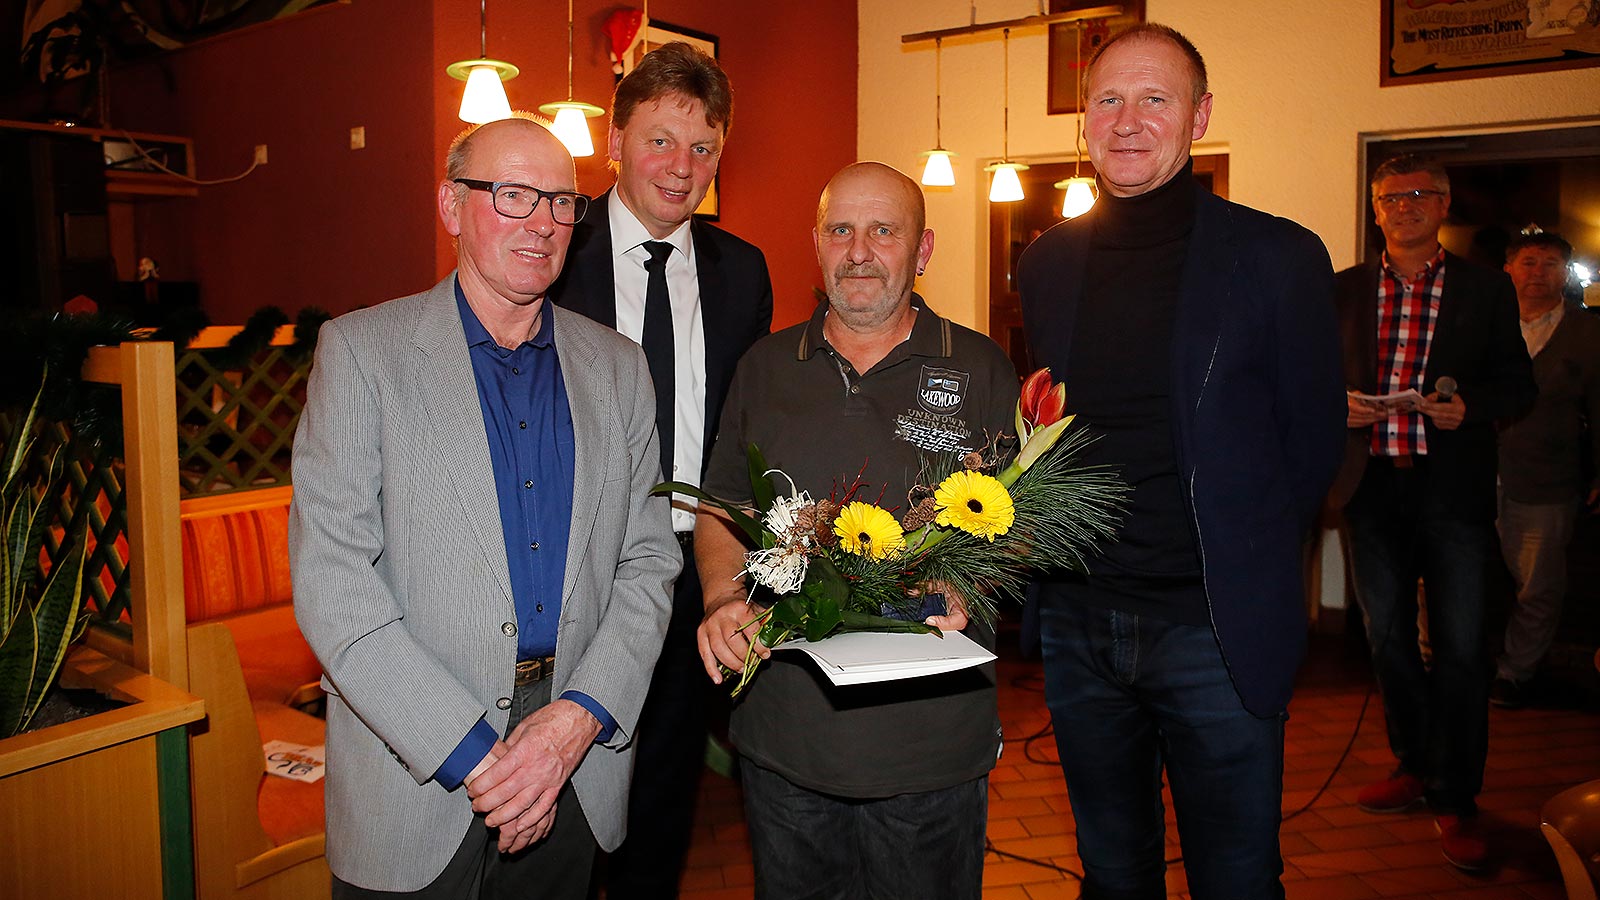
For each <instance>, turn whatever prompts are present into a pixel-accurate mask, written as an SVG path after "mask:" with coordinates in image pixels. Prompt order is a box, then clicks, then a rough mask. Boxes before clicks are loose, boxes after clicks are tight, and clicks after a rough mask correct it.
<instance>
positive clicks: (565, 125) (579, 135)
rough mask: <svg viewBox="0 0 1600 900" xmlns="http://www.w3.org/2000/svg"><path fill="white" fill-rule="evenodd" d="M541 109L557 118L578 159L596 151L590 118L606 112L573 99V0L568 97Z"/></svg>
mask: <svg viewBox="0 0 1600 900" xmlns="http://www.w3.org/2000/svg"><path fill="white" fill-rule="evenodd" d="M539 112H542V113H544V114H545V115H547V116H550V117H551V118H553V119H555V123H554V124H553V125H551V126H550V130H551V131H552V132H554V133H555V136H556V137H557V138H559V139H560V141H561V143H563V144H565V145H567V151H568V152H569V153H571V154H572V157H573V158H574V159H577V158H578V157H581V156H593V155H594V138H593V137H592V136H591V135H590V134H589V120H590V119H592V118H594V117H595V116H600V115H604V114H605V110H603V109H601V108H600V107H598V106H595V105H594V104H593V103H585V102H583V101H582V100H574V99H572V0H567V99H565V100H557V101H556V102H554V103H546V104H544V105H543V106H541V107H539Z"/></svg>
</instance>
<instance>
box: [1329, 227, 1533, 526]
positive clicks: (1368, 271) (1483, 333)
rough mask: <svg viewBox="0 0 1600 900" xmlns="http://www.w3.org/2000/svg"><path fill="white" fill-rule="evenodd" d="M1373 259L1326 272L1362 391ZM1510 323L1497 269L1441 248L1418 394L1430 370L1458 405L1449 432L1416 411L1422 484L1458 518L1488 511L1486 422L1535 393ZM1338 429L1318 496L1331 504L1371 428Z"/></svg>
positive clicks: (1514, 412)
mask: <svg viewBox="0 0 1600 900" xmlns="http://www.w3.org/2000/svg"><path fill="white" fill-rule="evenodd" d="M1381 265H1382V257H1381V256H1379V257H1378V258H1376V259H1373V260H1371V261H1369V262H1366V263H1363V264H1361V265H1358V266H1352V267H1350V268H1348V269H1345V270H1344V271H1342V272H1340V273H1339V274H1338V275H1336V276H1334V278H1335V280H1336V284H1337V294H1336V296H1337V299H1338V304H1339V328H1340V331H1341V334H1342V336H1343V340H1344V379H1345V383H1346V384H1347V385H1349V386H1350V387H1352V388H1355V389H1357V390H1360V391H1361V392H1363V393H1368V394H1371V393H1376V392H1377V388H1378V275H1379V267H1380V266H1381ZM1519 322H1520V320H1519V315H1518V313H1517V291H1516V288H1514V287H1512V286H1511V279H1510V278H1509V277H1507V276H1506V274H1505V273H1504V272H1500V271H1496V270H1494V269H1490V268H1487V267H1485V266H1480V265H1478V264H1477V263H1475V262H1472V261H1471V260H1467V259H1463V258H1461V257H1459V256H1457V255H1455V254H1454V253H1448V252H1447V253H1445V255H1444V294H1443V296H1441V297H1440V298H1439V317H1438V319H1437V320H1435V321H1434V324H1433V338H1432V340H1431V341H1430V342H1429V344H1428V365H1427V369H1426V371H1425V372H1423V375H1422V383H1423V388H1424V389H1423V393H1424V394H1426V393H1431V392H1432V391H1433V389H1434V384H1435V383H1436V382H1437V381H1438V380H1439V378H1440V377H1441V376H1444V375H1448V376H1450V377H1451V378H1454V379H1455V380H1456V384H1457V388H1456V392H1457V393H1458V394H1460V396H1461V402H1463V403H1465V404H1466V406H1467V412H1466V418H1465V419H1464V420H1463V421H1462V423H1461V427H1460V428H1457V429H1455V430H1454V431H1442V430H1440V429H1438V428H1436V427H1434V424H1433V420H1432V419H1430V418H1428V417H1426V416H1424V417H1423V420H1422V421H1423V429H1424V433H1425V434H1426V435H1427V440H1428V469H1427V471H1428V474H1427V479H1428V482H1427V483H1428V492H1429V493H1430V494H1431V495H1433V496H1435V497H1438V498H1440V499H1441V500H1443V501H1444V502H1446V503H1448V504H1449V508H1450V509H1452V510H1453V511H1454V512H1455V513H1456V514H1458V515H1461V516H1466V517H1470V518H1474V519H1479V520H1492V519H1493V518H1494V516H1495V498H1494V479H1495V471H1496V468H1497V466H1498V462H1497V460H1496V449H1495V429H1494V423H1495V421H1496V420H1499V419H1510V418H1514V417H1516V416H1520V415H1522V414H1523V413H1526V412H1527V411H1528V410H1529V409H1532V408H1533V401H1534V398H1535V397H1537V396H1538V393H1539V388H1538V385H1537V384H1536V383H1535V382H1534V380H1533V363H1532V362H1530V361H1529V359H1528V345H1527V344H1526V343H1525V342H1524V341H1523V340H1522V326H1521V325H1520V324H1519ZM1347 431H1348V439H1347V443H1346V447H1345V458H1344V465H1343V467H1341V468H1340V470H1339V478H1338V480H1337V481H1336V482H1334V487H1333V490H1332V491H1331V492H1330V494H1329V498H1328V500H1329V505H1330V506H1333V507H1335V508H1339V507H1342V506H1344V504H1345V502H1346V501H1348V500H1349V499H1350V497H1351V496H1352V495H1353V494H1355V492H1356V488H1357V487H1358V486H1359V485H1360V483H1361V475H1362V473H1363V472H1365V471H1366V465H1367V455H1368V447H1369V446H1370V445H1371V442H1372V429H1371V428H1352V429H1347Z"/></svg>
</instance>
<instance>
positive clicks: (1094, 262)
mask: <svg viewBox="0 0 1600 900" xmlns="http://www.w3.org/2000/svg"><path fill="white" fill-rule="evenodd" d="M1085 99H1086V113H1085V114H1086V121H1085V130H1086V134H1087V137H1088V145H1089V156H1090V158H1091V159H1092V160H1093V161H1094V164H1095V167H1096V169H1097V170H1098V178H1099V183H1100V198H1099V200H1098V202H1097V203H1096V205H1095V207H1094V208H1093V209H1092V210H1091V211H1090V212H1089V213H1087V214H1085V215H1083V216H1081V217H1079V218H1076V219H1072V220H1069V221H1067V222H1063V223H1062V224H1060V225H1058V226H1056V227H1055V228H1053V229H1051V230H1050V231H1047V232H1046V233H1045V234H1044V235H1042V236H1041V237H1040V238H1039V239H1038V240H1037V241H1035V242H1034V243H1033V245H1032V246H1030V247H1029V248H1028V249H1027V251H1026V252H1024V254H1023V256H1022V260H1021V263H1020V265H1019V268H1018V279H1019V281H1020V285H1021V295H1022V312H1023V322H1024V325H1025V327H1026V329H1027V337H1028V345H1029V346H1030V347H1031V348H1032V350H1033V354H1034V357H1035V359H1036V360H1037V362H1038V363H1039V364H1040V365H1044V366H1049V367H1050V368H1051V369H1052V371H1053V372H1054V374H1055V376H1056V378H1057V379H1058V380H1060V381H1063V382H1064V383H1065V384H1066V387H1067V397H1068V410H1069V411H1070V412H1074V413H1076V414H1077V415H1078V416H1079V417H1080V418H1081V419H1083V421H1085V422H1086V423H1087V424H1088V426H1089V427H1091V428H1093V429H1094V430H1095V431H1096V432H1097V433H1098V434H1099V439H1098V440H1097V441H1096V442H1095V443H1094V444H1092V445H1091V446H1090V447H1089V448H1088V450H1087V452H1086V455H1085V457H1086V458H1085V462H1089V463H1098V464H1105V465H1109V466H1113V467H1116V468H1117V469H1119V470H1120V471H1121V473H1122V476H1123V477H1124V478H1125V479H1126V480H1127V481H1128V483H1129V485H1130V486H1131V487H1132V489H1133V494H1132V499H1131V503H1130V509H1129V512H1128V514H1127V516H1126V517H1125V518H1124V521H1123V523H1122V528H1121V531H1120V533H1119V535H1118V538H1117V539H1116V540H1115V541H1112V542H1110V543H1108V544H1107V545H1106V546H1104V547H1102V548H1100V549H1099V550H1098V551H1097V554H1096V556H1095V557H1094V558H1092V559H1090V560H1089V561H1088V568H1089V574H1088V575H1087V576H1080V577H1062V578H1059V579H1056V580H1054V581H1048V582H1045V583H1044V584H1042V585H1041V586H1040V587H1039V589H1038V591H1037V594H1036V596H1037V600H1036V603H1037V606H1038V612H1039V618H1040V625H1041V637H1042V639H1043V648H1044V664H1045V698H1046V702H1047V704H1048V706H1049V708H1050V714H1051V720H1052V722H1053V724H1054V726H1055V735H1056V744H1057V746H1058V748H1059V749H1060V754H1061V764H1062V769H1063V771H1064V773H1065V775H1066V780H1067V790H1068V795H1069V797H1070V798H1071V802H1072V811H1073V816H1074V818H1075V819H1076V820H1077V826H1078V853H1079V856H1080V858H1081V859H1082V860H1083V865H1084V885H1083V896H1085V897H1164V896H1165V895H1166V887H1165V883H1164V877H1163V876H1164V870H1165V863H1164V859H1163V857H1164V855H1165V846H1164V843H1163V831H1164V829H1163V812H1162V801H1161V773H1162V768H1163V766H1164V767H1165V769H1166V773H1167V778H1168V780H1169V782H1170V784H1171V787H1172V794H1173V802H1174V805H1175V806H1176V813H1177V819H1178V827H1179V835H1180V837H1181V839H1182V842H1183V857H1184V865H1185V868H1186V869H1187V871H1188V880H1189V890H1190V892H1191V893H1192V894H1193V895H1194V896H1195V897H1197V898H1228V900H1245V898H1260V897H1282V896H1283V887H1282V885H1281V883H1280V880H1279V879H1280V876H1281V874H1282V871H1283V864H1282V860H1281V857H1280V854H1279V848H1278V826H1279V822H1280V819H1281V812H1280V803H1281V798H1282V787H1283V778H1282V772H1283V718H1284V709H1285V706H1286V705H1287V703H1288V701H1289V695H1290V691H1291V689H1292V686H1293V679H1294V674H1295V671H1296V669H1297V668H1298V667H1299V664H1300V661H1301V657H1302V655H1303V653H1304V647H1305V634H1306V616H1305V589H1304V576H1303V571H1302V558H1303V556H1302V540H1303V538H1304V536H1305V535H1306V533H1307V531H1308V529H1309V526H1310V525H1311V522H1312V520H1313V519H1314V517H1315V515H1316V512H1317V510H1318V508H1319V506H1320V503H1321V500H1322V497H1323V495H1324V493H1325V492H1326V490H1327V487H1328V484H1329V482H1330V481H1331V480H1332V477H1333V474H1334V471H1335V469H1336V468H1337V465H1338V460H1339V448H1340V442H1341V440H1342V438H1343V433H1342V430H1343V429H1342V423H1343V419H1344V404H1343V400H1342V399H1341V396H1340V395H1341V393H1342V392H1341V390H1340V378H1339V346H1338V340H1337V332H1336V330H1335V329H1336V324H1335V319H1334V312H1333V296H1332V295H1333V278H1332V275H1333V270H1332V266H1331V265H1330V263H1329V260H1328V254H1327V251H1326V250H1325V249H1324V248H1323V246H1322V242H1321V241H1320V240H1318V239H1317V237H1316V235H1314V234H1312V233H1311V232H1309V231H1307V230H1306V229H1304V228H1302V227H1300V226H1299V225H1296V224H1295V223H1293V222H1290V221H1287V220H1285V219H1279V218H1274V217H1272V216H1269V215H1266V214H1264V213H1261V212H1257V211H1255V210H1252V209H1248V208H1246V207H1243V206H1239V205H1238V204H1234V203H1229V202H1227V201H1225V200H1222V199H1220V198H1218V197H1216V196H1214V195H1212V194H1211V193H1209V192H1208V191H1206V190H1205V189H1203V188H1202V187H1201V186H1199V185H1198V184H1196V183H1195V182H1194V180H1193V178H1192V164H1191V161H1190V157H1189V151H1190V144H1191V142H1192V141H1194V140H1198V139H1199V138H1200V137H1201V136H1202V135H1204V134H1205V130H1206V125H1207V122H1208V120H1209V117H1210V113H1211V102H1212V97H1211V95H1210V94H1209V93H1207V92H1206V86H1205V63H1204V62H1203V60H1202V59H1201V57H1200V54H1199V52H1198V51H1197V50H1195V48H1194V45H1193V44H1191V43H1190V42H1189V41H1188V40H1187V39H1186V38H1184V37H1183V36H1182V35H1181V34H1179V33H1177V32H1176V31H1174V30H1172V29H1170V28H1167V27H1165V26H1160V25H1142V26H1138V27H1136V28H1133V29H1130V30H1129V31H1126V32H1123V33H1122V34H1120V35H1119V36H1117V37H1114V38H1112V39H1111V40H1110V41H1108V42H1106V43H1105V44H1104V45H1103V46H1102V47H1101V49H1100V50H1099V52H1097V53H1096V55H1095V57H1094V58H1093V59H1092V60H1091V61H1090V64H1089V68H1088V70H1087V78H1086V95H1085Z"/></svg>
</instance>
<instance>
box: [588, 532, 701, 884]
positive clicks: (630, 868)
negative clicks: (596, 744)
mask: <svg viewBox="0 0 1600 900" xmlns="http://www.w3.org/2000/svg"><path fill="white" fill-rule="evenodd" d="M704 610H705V602H704V600H703V599H702V597H701V590H700V577H699V573H697V572H696V571H695V567H694V548H693V546H692V545H688V546H685V547H684V566H683V574H682V575H679V576H678V582H677V586H676V587H675V588H673V595H672V620H671V622H670V623H669V624H668V625H667V637H666V642H665V643H664V644H663V645H662V648H661V659H660V661H659V662H657V663H656V670H655V674H654V675H652V676H651V679H650V693H649V694H648V695H646V697H645V701H644V708H643V710H641V712H640V714H639V725H638V727H637V728H636V729H635V733H636V734H637V735H638V736H637V737H636V738H635V740H634V748H633V786H632V787H631V788H630V789H629V794H628V837H627V839H626V840H624V841H623V843H622V846H620V847H618V848H617V849H616V851H615V852H613V853H612V854H611V855H610V857H609V859H608V860H607V862H606V896H607V897H608V898H609V900H658V898H672V897H676V896H678V879H679V877H680V876H681V875H682V874H683V865H684V859H685V858H686V857H687V856H688V853H689V837H690V834H691V832H692V831H693V827H694V804H695V796H696V794H697V793H698V791H699V787H700V773H701V771H702V770H703V769H704V768H705V755H706V723H707V718H708V716H707V709H708V707H709V705H710V704H712V703H714V702H718V701H719V700H722V695H717V694H713V689H714V688H715V687H716V686H715V685H713V684H712V683H711V679H710V678H708V677H706V670H705V666H704V665H702V664H701V662H700V651H699V650H698V648H697V647H696V646H695V629H696V628H698V627H699V625H700V620H701V618H702V617H703V616H704ZM722 702H726V701H725V700H722Z"/></svg>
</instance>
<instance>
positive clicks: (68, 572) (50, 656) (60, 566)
mask: <svg viewBox="0 0 1600 900" xmlns="http://www.w3.org/2000/svg"><path fill="white" fill-rule="evenodd" d="M74 532H76V533H75V534H74V535H73V537H72V549H71V550H70V551H69V552H68V553H67V554H66V555H65V556H63V557H62V558H60V559H58V560H57V561H56V564H55V565H54V566H53V567H52V568H51V571H50V580H49V582H47V583H46V584H45V586H44V592H43V593H42V594H41V595H40V597H39V605H38V606H37V607H36V608H35V610H34V619H35V632H36V634H37V638H36V640H37V643H38V645H39V646H38V655H37V658H36V661H35V665H34V670H33V678H32V682H33V684H32V687H30V688H29V689H28V696H27V700H26V701H25V702H24V704H23V709H22V727H24V728H26V727H27V726H28V720H30V719H32V718H33V714H34V713H35V712H37V711H38V709H39V704H40V703H41V702H43V701H44V692H45V689H46V688H47V687H49V686H50V685H51V683H53V682H54V681H55V678H56V672H57V671H58V670H59V669H60V668H61V662H62V660H64V659H65V658H66V656H67V647H68V645H70V644H71V643H72V638H73V636H74V635H75V634H76V632H77V627H76V626H77V622H78V617H79V611H80V610H81V609H82V604H81V600H82V597H83V558H84V552H83V545H84V541H83V529H82V527H81V526H80V527H79V528H75V529H74Z"/></svg>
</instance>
